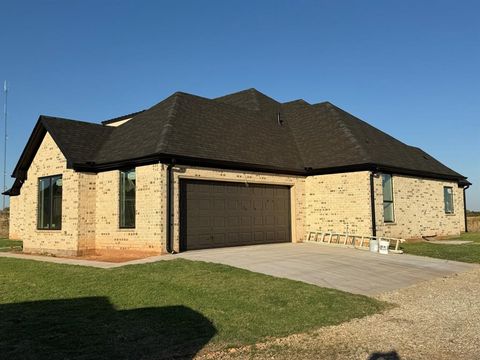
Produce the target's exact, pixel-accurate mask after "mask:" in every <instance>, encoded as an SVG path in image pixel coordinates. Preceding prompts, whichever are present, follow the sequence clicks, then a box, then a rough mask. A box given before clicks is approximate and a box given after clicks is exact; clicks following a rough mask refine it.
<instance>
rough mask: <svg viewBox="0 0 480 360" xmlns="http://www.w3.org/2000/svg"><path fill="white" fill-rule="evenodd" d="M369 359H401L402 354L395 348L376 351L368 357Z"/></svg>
mask: <svg viewBox="0 0 480 360" xmlns="http://www.w3.org/2000/svg"><path fill="white" fill-rule="evenodd" d="M368 360H400V355H398V353H397V352H396V351H395V350H393V351H390V352H375V353H373V354H371V355H370V356H369V357H368Z"/></svg>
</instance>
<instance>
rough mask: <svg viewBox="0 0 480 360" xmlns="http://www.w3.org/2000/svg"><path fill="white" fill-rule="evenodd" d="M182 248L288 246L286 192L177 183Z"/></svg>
mask: <svg viewBox="0 0 480 360" xmlns="http://www.w3.org/2000/svg"><path fill="white" fill-rule="evenodd" d="M180 239H181V240H180V249H181V250H182V251H185V250H193V249H207V248H215V247H225V246H237V245H253V244H268V243H279V242H289V241H290V188H289V187H288V186H279V185H263V184H248V185H247V184H245V183H233V182H220V181H202V180H181V182H180Z"/></svg>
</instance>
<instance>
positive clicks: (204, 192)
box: [6, 89, 470, 255]
mask: <svg viewBox="0 0 480 360" xmlns="http://www.w3.org/2000/svg"><path fill="white" fill-rule="evenodd" d="M12 176H13V177H14V178H15V182H14V185H13V186H12V188H11V189H10V190H8V191H7V192H6V193H7V194H8V195H10V204H11V225H10V237H11V238H14V239H22V240H23V241H24V251H25V252H31V253H53V254H59V255H81V254H88V253H92V252H105V251H115V250H123V251H141V252H152V253H153V252H155V253H163V252H170V251H177V252H178V251H185V250H191V249H203V248H211V247H224V246H233V245H247V244H264V243H277V242H301V241H302V240H303V239H304V237H305V234H306V232H307V231H309V230H322V231H337V232H344V231H345V230H346V228H347V226H348V229H349V230H348V231H349V232H350V233H355V234H359V235H372V234H376V235H377V236H389V237H401V238H418V237H421V236H426V235H454V234H459V233H460V232H461V231H464V230H465V211H464V204H465V188H467V187H468V186H469V185H470V183H469V182H468V181H467V178H466V177H465V176H462V175H460V174H459V173H457V172H455V171H453V170H451V169H449V168H448V167H446V166H445V165H443V164H441V163H440V162H439V161H437V160H436V159H434V158H433V157H432V156H430V155H428V154H427V153H425V152H424V151H422V150H421V149H419V148H417V147H413V146H409V145H406V144H404V143H402V142H400V141H398V140H397V139H395V138H393V137H391V136H389V135H387V134H385V133H384V132H382V131H380V130H378V129H376V128H374V127H373V126H371V125H369V124H367V123H366V122H364V121H362V120H360V119H358V118H356V117H355V116H353V115H351V114H349V113H347V112H345V111H343V110H342V109H340V108H338V107H336V106H335V105H333V104H331V103H329V102H322V103H318V104H309V103H307V102H306V101H304V100H295V101H291V102H286V103H279V102H277V101H275V100H274V99H272V98H270V97H268V96H266V95H264V94H262V93H261V92H259V91H257V90H255V89H249V90H244V91H240V92H237V93H233V94H230V95H226V96H223V97H220V98H216V99H207V98H203V97H199V96H195V95H190V94H186V93H181V92H177V93H175V94H173V95H171V96H170V97H168V98H166V99H165V100H163V101H161V102H160V103H158V104H156V105H154V106H153V107H151V108H150V109H148V110H144V111H141V112H137V113H133V114H129V115H125V116H122V117H119V118H115V119H111V120H107V121H103V122H102V123H101V124H94V123H89V122H82V121H76V120H68V119H60V118H55V117H50V116H40V118H39V119H38V122H37V124H36V125H35V128H34V129H33V132H32V134H31V136H30V138H29V140H28V143H27V145H26V147H25V149H24V151H23V153H22V155H21V157H20V159H19V161H18V163H17V165H16V167H15V170H14V172H13V175H12Z"/></svg>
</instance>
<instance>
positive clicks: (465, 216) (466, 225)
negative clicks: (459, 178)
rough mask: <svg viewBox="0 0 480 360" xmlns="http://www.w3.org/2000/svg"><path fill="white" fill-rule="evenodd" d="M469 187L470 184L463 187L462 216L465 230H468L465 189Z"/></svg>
mask: <svg viewBox="0 0 480 360" xmlns="http://www.w3.org/2000/svg"><path fill="white" fill-rule="evenodd" d="M469 187H470V185H467V186H464V187H463V217H464V218H465V232H468V221H467V195H466V194H465V191H466V190H467V189H468V188H469Z"/></svg>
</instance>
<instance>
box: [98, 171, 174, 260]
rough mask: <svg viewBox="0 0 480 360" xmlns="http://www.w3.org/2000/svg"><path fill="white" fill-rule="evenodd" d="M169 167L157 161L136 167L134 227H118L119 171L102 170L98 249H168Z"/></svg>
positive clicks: (99, 182) (99, 181) (100, 178)
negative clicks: (167, 190) (167, 195)
mask: <svg viewBox="0 0 480 360" xmlns="http://www.w3.org/2000/svg"><path fill="white" fill-rule="evenodd" d="M165 174H166V169H165V166H164V165H161V164H155V165H147V166H140V167H137V168H136V186H137V189H136V224H135V229H120V227H119V222H120V218H119V196H120V192H119V179H120V173H119V171H108V172H102V173H99V174H98V175H97V181H96V207H95V216H96V226H95V247H96V249H97V250H110V249H114V250H137V251H147V252H163V251H164V250H165V238H166V236H165V224H166V219H165V204H166V191H165V190H166V182H165V179H166V175H165Z"/></svg>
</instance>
